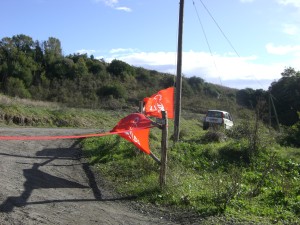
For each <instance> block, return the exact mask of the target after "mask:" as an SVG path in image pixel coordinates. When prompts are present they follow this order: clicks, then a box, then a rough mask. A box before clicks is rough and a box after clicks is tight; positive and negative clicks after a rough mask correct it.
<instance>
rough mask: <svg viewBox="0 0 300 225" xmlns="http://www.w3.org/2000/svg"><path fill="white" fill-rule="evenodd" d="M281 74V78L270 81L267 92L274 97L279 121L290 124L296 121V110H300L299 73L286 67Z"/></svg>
mask: <svg viewBox="0 0 300 225" xmlns="http://www.w3.org/2000/svg"><path fill="white" fill-rule="evenodd" d="M282 74H283V77H282V78H281V79H279V80H278V81H277V82H273V83H272V85H271V86H270V88H269V92H270V93H271V95H272V96H273V97H274V104H275V107H276V110H277V113H278V117H279V122H280V123H282V124H284V125H287V126H291V125H293V124H294V123H296V122H297V121H298V115H297V111H300V101H299V99H300V73H299V71H295V70H294V69H293V68H288V69H285V70H284V72H283V73H282Z"/></svg>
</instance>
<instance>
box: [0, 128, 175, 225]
mask: <svg viewBox="0 0 300 225" xmlns="http://www.w3.org/2000/svg"><path fill="white" fill-rule="evenodd" d="M90 132H93V130H79V129H38V128H18V129H16V128H1V129H0V136H4V135H26V136H32V135H73V134H85V133H90ZM100 183H101V182H100ZM100 183H99V179H98V178H96V175H95V174H94V173H93V172H92V170H91V169H90V167H89V166H88V165H87V164H86V163H84V162H83V160H82V159H81V158H80V149H79V145H78V141H76V140H71V139H63V140H52V141H0V224H1V225H2V224H3V225H6V224H9V225H11V224H22V225H23V224H88V225H93V224H175V223H174V222H170V221H168V220H166V219H164V218H163V217H161V216H153V215H150V214H145V213H142V212H141V211H140V210H134V209H133V208H132V207H130V200H128V199H126V198H124V199H122V198H117V197H114V195H113V194H111V192H110V191H109V190H105V188H103V187H101V185H100Z"/></svg>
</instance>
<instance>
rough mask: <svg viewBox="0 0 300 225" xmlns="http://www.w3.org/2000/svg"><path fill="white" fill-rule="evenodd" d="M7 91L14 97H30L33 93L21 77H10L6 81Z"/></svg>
mask: <svg viewBox="0 0 300 225" xmlns="http://www.w3.org/2000/svg"><path fill="white" fill-rule="evenodd" d="M5 89H6V93H7V94H8V95H10V96H13V97H20V98H30V97H31V95H30V93H29V91H28V90H27V89H26V87H25V84H24V82H23V81H22V80H20V79H19V78H14V77H10V78H8V80H7V83H6V88H5Z"/></svg>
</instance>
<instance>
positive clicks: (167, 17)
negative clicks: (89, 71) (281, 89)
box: [0, 0, 300, 89]
mask: <svg viewBox="0 0 300 225" xmlns="http://www.w3.org/2000/svg"><path fill="white" fill-rule="evenodd" d="M0 8H1V14H0V26H1V29H0V38H1V39H2V38H3V37H12V36H13V35H17V34H25V35H28V36H30V37H32V38H33V39H34V40H39V41H44V40H47V39H48V38H49V37H55V38H58V39H59V40H60V41H61V44H62V48H63V52H64V54H65V55H68V54H74V53H87V54H89V55H91V54H92V55H94V56H95V57H96V58H99V59H104V60H105V61H106V62H110V61H111V60H113V59H119V60H122V61H125V62H127V63H129V64H131V65H134V66H141V67H144V68H147V69H154V70H157V71H160V72H168V73H171V74H174V75H175V74H176V64H177V62H176V60H177V37H178V16H179V0H139V1H137V0H1V2H0ZM287 67H293V68H295V69H296V70H300V0H185V7H184V28H183V60H182V72H183V75H184V76H186V77H190V76H199V77H202V78H203V79H205V80H206V81H207V82H212V83H216V84H221V85H224V86H228V87H234V88H239V89H241V88H246V87H250V88H253V89H260V88H263V89H267V88H268V87H269V85H270V83H271V82H273V81H275V80H278V79H279V78H280V77H281V75H280V74H281V72H283V70H284V69H285V68H287Z"/></svg>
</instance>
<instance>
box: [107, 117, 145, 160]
mask: <svg viewBox="0 0 300 225" xmlns="http://www.w3.org/2000/svg"><path fill="white" fill-rule="evenodd" d="M150 128H151V120H149V119H148V118H147V117H146V116H145V115H143V114H140V113H132V114H130V115H128V116H126V117H125V118H123V119H121V120H120V121H119V123H118V124H117V125H116V126H115V127H114V128H113V129H112V130H111V131H110V132H120V131H124V133H120V134H119V136H121V137H122V138H124V139H126V140H128V141H130V142H132V143H133V144H134V145H135V146H136V147H137V148H139V149H140V150H141V151H143V152H145V153H147V154H150V148H149V133H150Z"/></svg>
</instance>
